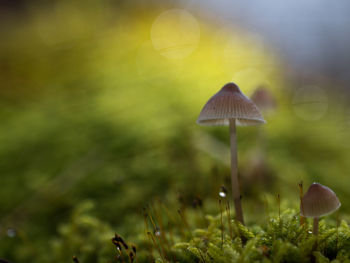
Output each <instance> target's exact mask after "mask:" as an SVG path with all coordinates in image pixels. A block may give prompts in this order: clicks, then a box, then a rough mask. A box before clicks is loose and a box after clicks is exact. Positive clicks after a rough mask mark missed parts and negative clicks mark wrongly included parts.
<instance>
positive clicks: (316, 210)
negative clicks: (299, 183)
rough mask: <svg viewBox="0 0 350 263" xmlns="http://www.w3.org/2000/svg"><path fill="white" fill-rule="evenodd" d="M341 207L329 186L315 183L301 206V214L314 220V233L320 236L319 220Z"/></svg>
mask: <svg viewBox="0 0 350 263" xmlns="http://www.w3.org/2000/svg"><path fill="white" fill-rule="evenodd" d="M340 206H341V203H340V201H339V199H338V197H337V196H336V194H335V193H334V192H333V191H332V190H331V189H330V188H328V187H327V186H324V185H321V184H319V183H313V184H312V185H311V186H310V187H309V189H308V190H307V192H306V193H305V195H304V196H303V198H302V200H301V204H300V213H301V215H302V216H304V217H311V218H313V219H314V223H313V233H314V235H315V236H317V235H318V219H319V218H320V217H321V216H325V215H328V214H331V213H333V212H334V211H336V210H337V209H338V208H339V207H340Z"/></svg>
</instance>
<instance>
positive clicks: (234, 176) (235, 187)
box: [230, 119, 244, 225]
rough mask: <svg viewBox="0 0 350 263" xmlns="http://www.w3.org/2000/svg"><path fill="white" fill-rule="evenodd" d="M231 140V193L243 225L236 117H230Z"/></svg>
mask: <svg viewBox="0 0 350 263" xmlns="http://www.w3.org/2000/svg"><path fill="white" fill-rule="evenodd" d="M230 141H231V181H232V194H233V201H234V204H235V211H236V219H237V220H238V221H239V222H241V223H242V224H243V225H244V219H243V210H242V204H241V194H240V191H239V182H238V168H237V142H236V119H230Z"/></svg>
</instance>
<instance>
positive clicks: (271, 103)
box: [250, 86, 277, 112]
mask: <svg viewBox="0 0 350 263" xmlns="http://www.w3.org/2000/svg"><path fill="white" fill-rule="evenodd" d="M250 98H251V100H252V101H253V102H254V103H255V105H256V106H257V107H258V108H259V109H260V110H261V111H263V112H264V111H270V110H274V109H276V104H277V103H276V100H275V98H274V96H273V94H272V93H271V92H270V91H269V90H268V89H267V88H265V87H264V86H260V87H258V88H257V89H256V90H255V91H254V93H253V95H252V96H251V97H250Z"/></svg>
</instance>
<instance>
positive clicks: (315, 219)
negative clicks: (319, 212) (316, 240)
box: [312, 217, 318, 236]
mask: <svg viewBox="0 0 350 263" xmlns="http://www.w3.org/2000/svg"><path fill="white" fill-rule="evenodd" d="M312 232H313V233H314V235H315V236H317V235H318V217H314V228H313V231H312Z"/></svg>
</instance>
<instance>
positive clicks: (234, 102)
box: [197, 82, 265, 224]
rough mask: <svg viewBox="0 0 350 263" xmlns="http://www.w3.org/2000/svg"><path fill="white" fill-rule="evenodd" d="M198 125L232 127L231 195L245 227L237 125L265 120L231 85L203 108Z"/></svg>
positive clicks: (235, 87)
mask: <svg viewBox="0 0 350 263" xmlns="http://www.w3.org/2000/svg"><path fill="white" fill-rule="evenodd" d="M197 123H198V124H199V125H203V126H230V141H231V178H232V179H231V180H232V193H233V199H234V204H235V211H236V218H237V220H238V221H240V222H241V223H242V224H244V219H243V211H242V205H241V194H240V190H239V182H238V174H237V143H236V125H239V126H250V125H258V124H262V123H265V120H264V118H263V117H262V115H261V113H260V111H259V109H258V108H257V107H256V105H255V104H254V103H253V102H252V101H251V100H250V99H248V98H247V97H246V96H245V95H244V94H243V93H242V92H241V91H240V89H239V88H238V86H237V85H236V84H234V83H232V82H231V83H228V84H226V85H225V86H224V87H223V88H222V89H221V90H220V91H219V92H218V93H216V94H215V95H214V96H213V97H211V98H210V99H209V101H208V102H207V103H206V104H205V105H204V107H203V109H202V111H201V113H200V114H199V117H198V120H197Z"/></svg>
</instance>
